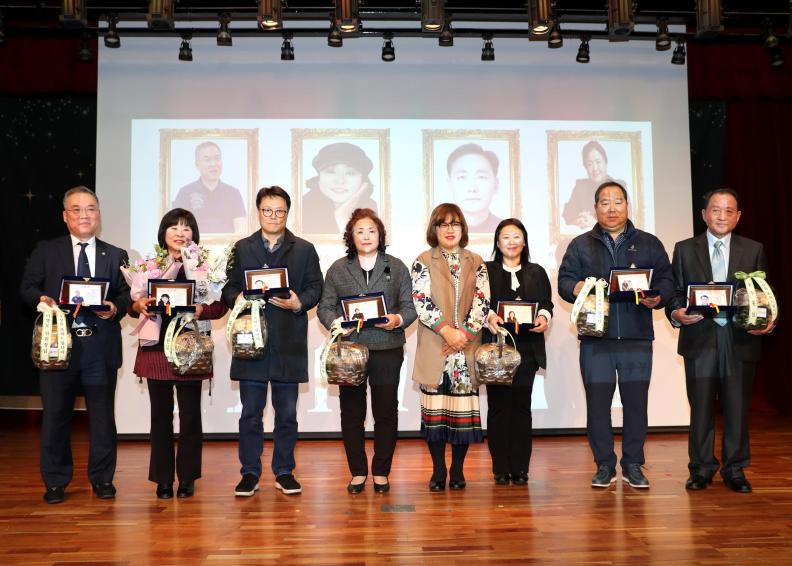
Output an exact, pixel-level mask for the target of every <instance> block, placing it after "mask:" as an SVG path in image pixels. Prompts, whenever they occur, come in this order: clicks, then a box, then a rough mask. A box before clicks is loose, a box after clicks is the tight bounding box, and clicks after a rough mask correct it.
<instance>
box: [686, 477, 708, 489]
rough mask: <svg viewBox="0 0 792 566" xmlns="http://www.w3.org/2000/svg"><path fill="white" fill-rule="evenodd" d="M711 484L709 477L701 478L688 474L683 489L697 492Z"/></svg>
mask: <svg viewBox="0 0 792 566" xmlns="http://www.w3.org/2000/svg"><path fill="white" fill-rule="evenodd" d="M711 483H712V478H711V477H707V476H701V475H699V474H690V477H689V478H688V480H687V481H686V482H685V489H689V490H690V491H698V490H700V489H705V488H706V487H707V486H708V485H709V484H711Z"/></svg>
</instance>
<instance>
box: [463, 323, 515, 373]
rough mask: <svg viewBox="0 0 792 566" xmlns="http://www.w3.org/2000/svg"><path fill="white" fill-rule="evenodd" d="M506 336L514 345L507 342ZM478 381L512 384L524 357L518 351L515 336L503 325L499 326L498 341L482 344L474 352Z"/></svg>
mask: <svg viewBox="0 0 792 566" xmlns="http://www.w3.org/2000/svg"><path fill="white" fill-rule="evenodd" d="M506 336H508V337H509V338H511V341H512V345H511V346H509V345H508V344H506ZM474 359H475V361H476V374H477V376H478V382H479V383H480V384H482V385H511V383H512V379H514V374H515V373H517V368H518V367H520V362H521V361H522V358H521V356H520V353H519V352H518V351H517V348H516V344H515V342H514V336H512V335H511V333H510V332H509V331H508V330H506V329H505V328H503V327H501V328H498V339H497V341H496V342H490V343H489V344H482V345H481V346H479V347H478V348H476V353H475V354H474Z"/></svg>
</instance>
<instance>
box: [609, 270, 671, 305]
mask: <svg viewBox="0 0 792 566" xmlns="http://www.w3.org/2000/svg"><path fill="white" fill-rule="evenodd" d="M653 272H654V270H653V269H652V268H651V267H614V268H613V269H611V272H610V277H609V278H608V300H609V301H610V302H612V303H626V302H638V301H639V300H640V299H643V298H646V297H656V296H657V295H659V294H660V291H658V290H657V289H652V273H653Z"/></svg>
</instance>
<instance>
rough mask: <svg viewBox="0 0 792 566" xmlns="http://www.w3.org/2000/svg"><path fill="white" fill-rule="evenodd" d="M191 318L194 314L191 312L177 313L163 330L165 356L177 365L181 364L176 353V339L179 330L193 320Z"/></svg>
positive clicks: (179, 332)
mask: <svg viewBox="0 0 792 566" xmlns="http://www.w3.org/2000/svg"><path fill="white" fill-rule="evenodd" d="M193 318H194V315H193V313H191V312H185V313H179V314H177V315H176V316H175V317H173V320H171V321H170V324H168V328H167V330H165V344H163V350H164V351H165V357H166V358H167V360H168V361H169V362H171V363H172V364H174V365H175V366H177V367H178V366H180V365H181V362H180V361H179V356H178V355H177V354H176V339H177V338H178V337H179V334H181V331H182V330H184V327H185V326H187V325H188V324H189V323H191V322H192V321H193Z"/></svg>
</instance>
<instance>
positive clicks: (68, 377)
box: [39, 336, 118, 487]
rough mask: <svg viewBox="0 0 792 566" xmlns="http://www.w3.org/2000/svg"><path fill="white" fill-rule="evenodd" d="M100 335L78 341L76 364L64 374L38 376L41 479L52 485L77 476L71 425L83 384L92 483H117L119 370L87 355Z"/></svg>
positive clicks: (73, 353)
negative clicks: (116, 413)
mask: <svg viewBox="0 0 792 566" xmlns="http://www.w3.org/2000/svg"><path fill="white" fill-rule="evenodd" d="M95 339H96V336H93V337H86V338H77V337H75V338H74V341H75V342H74V346H73V348H72V360H71V364H70V367H69V369H67V370H65V371H42V372H39V379H40V384H41V404H42V406H43V408H44V411H43V415H42V423H41V464H40V465H41V478H42V479H43V480H44V484H45V485H46V486H47V487H64V486H66V485H67V484H68V483H69V482H70V481H71V480H72V476H73V474H74V461H73V459H72V451H71V422H72V414H73V413H74V401H75V399H76V398H77V393H78V390H79V386H80V385H82V388H83V392H84V393H85V405H86V407H87V409H88V420H89V427H90V432H89V438H90V447H89V449H88V479H89V480H90V481H91V483H93V484H101V483H107V482H111V481H113V475H114V474H115V468H116V425H115V406H114V402H115V388H116V378H117V374H118V371H117V370H116V369H113V368H109V367H108V366H107V364H106V362H105V360H104V359H103V358H102V357H100V356H96V355H83V354H84V349H86V348H87V349H91V348H92V347H93V346H94V345H95V344H94V343H92V342H93V341H94V340H95Z"/></svg>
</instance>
